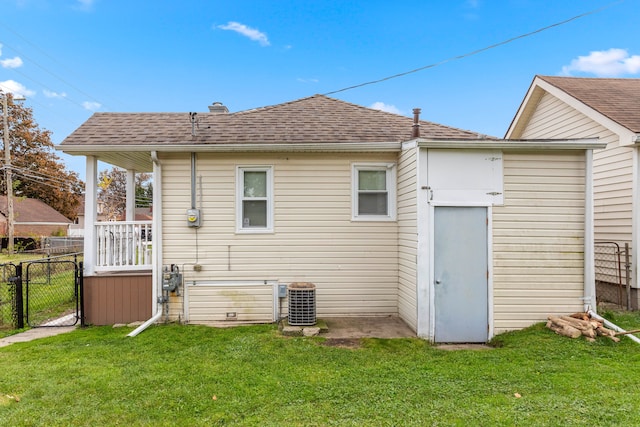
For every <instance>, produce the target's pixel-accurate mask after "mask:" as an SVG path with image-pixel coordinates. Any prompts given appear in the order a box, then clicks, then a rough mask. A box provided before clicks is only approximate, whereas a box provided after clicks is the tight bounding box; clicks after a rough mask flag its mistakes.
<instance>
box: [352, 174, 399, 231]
mask: <svg viewBox="0 0 640 427" xmlns="http://www.w3.org/2000/svg"><path fill="white" fill-rule="evenodd" d="M395 173H396V167H395V164H392V163H390V164H386V163H382V164H381V163H368V164H367V163H361V164H354V165H353V219H354V220H370V221H381V220H383V221H384V220H387V221H389V220H395V216H396V213H395V186H396V177H395Z"/></svg>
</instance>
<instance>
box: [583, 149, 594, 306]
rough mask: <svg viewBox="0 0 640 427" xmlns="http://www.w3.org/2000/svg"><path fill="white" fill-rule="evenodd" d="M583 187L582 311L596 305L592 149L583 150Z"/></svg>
mask: <svg viewBox="0 0 640 427" xmlns="http://www.w3.org/2000/svg"><path fill="white" fill-rule="evenodd" d="M584 172H585V186H584V187H585V188H584V284H583V287H584V296H583V304H584V311H588V310H590V309H591V308H592V307H596V277H595V276H596V274H595V265H594V262H595V249H594V245H595V238H594V221H593V209H594V208H593V150H586V151H585V171H584Z"/></svg>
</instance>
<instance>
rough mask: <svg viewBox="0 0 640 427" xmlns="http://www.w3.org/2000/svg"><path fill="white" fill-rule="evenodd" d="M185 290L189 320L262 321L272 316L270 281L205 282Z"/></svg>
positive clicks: (207, 321) (205, 321)
mask: <svg viewBox="0 0 640 427" xmlns="http://www.w3.org/2000/svg"><path fill="white" fill-rule="evenodd" d="M187 292H188V293H189V295H188V301H189V321H190V322H191V323H199V324H207V323H216V322H225V321H236V322H265V319H267V320H270V319H273V317H274V312H273V286H271V285H262V284H259V285H258V284H256V285H250V284H247V285H241V284H240V285H231V284H230V285H228V286H224V285H219V286H213V285H206V284H205V285H198V286H188V287H187ZM227 314H230V315H231V316H230V317H227Z"/></svg>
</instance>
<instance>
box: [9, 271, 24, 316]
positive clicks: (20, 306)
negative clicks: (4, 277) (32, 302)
mask: <svg viewBox="0 0 640 427" xmlns="http://www.w3.org/2000/svg"><path fill="white" fill-rule="evenodd" d="M11 279H12V281H13V284H14V287H15V292H16V293H15V306H14V313H15V327H16V329H22V328H24V302H23V299H22V263H20V264H18V265H16V275H15V277H12V278H11Z"/></svg>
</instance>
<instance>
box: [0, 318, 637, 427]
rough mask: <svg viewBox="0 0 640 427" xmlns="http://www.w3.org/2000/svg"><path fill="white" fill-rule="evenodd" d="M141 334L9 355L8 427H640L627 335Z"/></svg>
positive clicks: (55, 340)
mask: <svg viewBox="0 0 640 427" xmlns="http://www.w3.org/2000/svg"><path fill="white" fill-rule="evenodd" d="M624 316H629V318H628V319H627V321H628V322H630V323H631V322H635V326H636V327H637V325H640V315H638V314H637V313H635V314H631V315H624ZM621 326H623V325H621ZM624 326H626V327H629V328H630V327H633V326H634V324H627V325H624ZM129 330H130V329H127V328H125V329H113V328H109V327H92V328H87V329H79V330H76V331H74V332H72V333H69V334H64V335H60V336H57V337H52V338H46V339H41V340H37V341H33V342H29V343H23V344H13V345H11V346H8V347H4V348H0V365H1V366H2V370H3V374H2V375H1V376H0V396H4V397H3V398H2V399H0V425H11V426H30V425H47V426H85V425H87V426H89V425H91V426H93V425H101V426H110V425H128V426H146V425H155V426H176V425H180V426H217V425H225V426H227V425H232V426H362V425H366V426H405V425H406V426H424V425H447V426H456V425H460V426H467V425H473V426H484V425H486V426H501V425H504V426H514V425H527V426H556V425H557V426H574V425H575V426H578V425H580V426H584V425H598V426H608V425H615V426H637V425H640V392H639V391H638V386H637V385H638V383H639V382H640V371H639V370H638V368H637V367H638V364H639V363H640V346H638V344H636V343H634V342H632V341H631V340H629V339H626V338H625V339H623V340H622V341H621V342H620V343H613V342H612V341H610V340H607V339H603V338H601V339H598V340H597V341H596V342H595V343H588V342H586V341H585V340H583V339H578V340H571V339H569V338H565V337H560V336H558V335H555V334H554V333H552V332H551V331H549V330H547V329H546V328H544V326H543V325H535V326H533V327H531V328H528V329H525V330H523V331H518V332H511V333H507V334H503V335H499V336H497V337H496V338H495V340H494V344H495V345H496V347H495V348H494V349H491V350H485V351H473V350H460V351H444V350H439V349H437V348H436V347H433V346H431V345H430V344H429V343H427V342H425V341H423V340H420V339H393V340H385V339H364V340H362V345H361V346H360V347H359V348H357V349H348V348H340V347H333V346H327V345H325V344H327V342H325V340H324V339H323V338H290V337H282V336H280V335H279V333H278V332H277V329H276V327H275V326H273V325H260V326H250V327H236V328H229V329H214V328H208V327H201V326H180V325H164V326H154V327H151V328H149V329H148V330H146V331H145V332H143V333H142V334H140V335H139V336H137V337H135V338H127V337H126V336H125V335H126V333H128V331H129ZM516 393H517V394H516ZM518 396H520V397H518ZM16 399H17V400H16Z"/></svg>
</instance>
